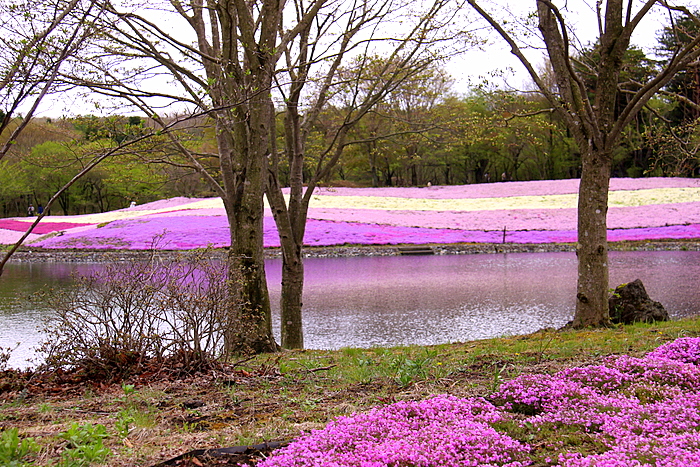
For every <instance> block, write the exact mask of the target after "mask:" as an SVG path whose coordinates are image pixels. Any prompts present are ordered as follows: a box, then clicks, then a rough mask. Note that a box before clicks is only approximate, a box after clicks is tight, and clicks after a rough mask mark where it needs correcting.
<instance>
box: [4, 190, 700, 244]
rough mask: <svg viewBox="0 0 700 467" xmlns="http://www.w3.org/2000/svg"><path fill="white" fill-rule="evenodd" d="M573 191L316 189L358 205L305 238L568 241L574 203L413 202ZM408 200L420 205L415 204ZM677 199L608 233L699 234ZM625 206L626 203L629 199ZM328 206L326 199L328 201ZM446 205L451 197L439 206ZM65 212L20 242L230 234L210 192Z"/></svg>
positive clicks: (314, 224) (337, 211) (699, 222)
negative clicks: (431, 205)
mask: <svg viewBox="0 0 700 467" xmlns="http://www.w3.org/2000/svg"><path fill="white" fill-rule="evenodd" d="M698 186H700V180H696V179H674V178H649V179H613V180H612V181H611V191H613V192H614V191H618V190H626V191H631V193H632V194H631V195H628V194H625V196H632V197H634V196H635V195H634V192H635V190H644V189H662V188H697V187H698ZM577 189H578V180H554V181H532V182H505V183H488V184H480V185H466V186H445V187H438V186H436V187H426V188H319V189H317V191H316V193H317V194H318V196H319V198H320V197H328V196H330V197H334V196H335V197H342V196H353V197H355V198H354V201H353V203H357V206H358V207H357V208H354V207H347V206H348V204H347V203H345V204H343V203H338V205H339V206H345V207H338V208H332V207H313V206H312V207H311V209H310V211H309V221H308V224H307V232H306V235H305V237H304V243H305V245H307V246H333V245H344V244H356V245H397V244H447V243H503V242H506V243H520V244H522V243H532V244H544V243H575V242H576V241H577V233H576V210H575V209H573V208H571V207H561V208H558V207H556V206H555V207H554V208H552V205H551V204H550V205H549V206H550V207H549V208H546V209H545V208H543V209H517V208H507V209H498V208H494V209H491V210H481V211H470V210H463V211H432V210H422V208H421V206H423V205H424V204H423V203H421V202H420V201H421V200H425V201H429V200H431V199H432V200H435V201H437V200H448V201H449V200H451V199H454V200H457V199H473V198H501V199H503V198H509V197H514V196H534V197H536V196H543V197H546V196H549V195H573V194H575V193H576V191H577ZM373 196H383V197H389V198H392V197H394V198H395V197H400V198H408V201H407V203H408V204H411V207H410V209H412V210H392V209H364V207H363V206H362V197H373ZM411 199H413V200H416V201H418V202H417V203H413V202H412V201H411ZM684 200H685V201H684V202H679V203H675V204H673V203H671V204H648V205H641V206H638V205H630V206H616V205H611V207H610V209H609V213H608V228H609V230H608V240H609V241H612V242H618V241H633V240H663V239H671V240H676V239H697V238H700V201H692V200H688V198H684ZM351 204H352V203H351ZM414 204H415V206H414ZM497 204H498V203H496V204H494V206H496V205H497ZM631 204H634V199H633V200H632V201H631ZM332 205H333V204H332V203H330V204H328V205H327V206H332ZM487 205H488V203H487ZM516 205H517V204H516ZM217 206H218V207H217ZM399 206H400V205H399ZM445 206H451V204H450V203H446V204H445ZM266 213H267V214H266V218H265V231H264V245H265V246H266V247H278V246H279V238H278V234H277V231H276V228H275V225H274V222H273V220H272V217H271V215H270V212H269V210H267V211H266ZM110 214H114V215H113V216H112V215H110ZM125 216H126V217H125ZM70 217H71V219H70V220H71V221H73V222H61V221H60V219H61V217H60V216H51V218H46V219H44V220H43V221H42V222H41V223H40V224H39V225H38V226H37V229H36V230H35V234H32V236H30V237H29V240H28V245H29V246H34V247H40V248H90V249H147V248H151V246H152V244H153V239H154V236H160V237H162V239H161V240H160V241H159V245H160V248H164V249H175V250H177V249H190V248H198V247H205V246H216V247H221V246H228V245H229V242H230V236H229V234H228V232H226V225H227V224H226V217H225V212H224V210H223V208H222V207H220V202H217V200H216V199H206V200H202V199H194V198H183V197H180V198H172V199H169V200H161V201H155V202H152V203H147V204H143V205H137V206H135V207H133V208H126V209H121V210H118V211H114V212H113V213H106V214H105V215H95V216H92V217H91V216H90V215H87V216H70ZM112 219H120V220H112ZM110 220H111V222H110ZM89 221H92V222H89ZM28 225H29V224H28V222H27V220H26V218H16V219H5V220H0V243H3V244H7V243H14V242H15V241H16V240H17V239H18V238H19V237H21V232H23V231H25V230H26V228H27V227H28ZM91 226H92V227H91ZM95 227H100V228H95ZM504 229H505V234H506V235H505V238H504V235H503V231H504ZM50 233H56V235H55V236H53V237H50V238H49V237H43V238H37V235H44V234H50Z"/></svg>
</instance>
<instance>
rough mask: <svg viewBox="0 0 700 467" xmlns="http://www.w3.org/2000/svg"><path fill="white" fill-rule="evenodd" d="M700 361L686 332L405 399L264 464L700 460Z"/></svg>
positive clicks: (698, 341)
mask: <svg viewBox="0 0 700 467" xmlns="http://www.w3.org/2000/svg"><path fill="white" fill-rule="evenodd" d="M699 362H700V338H682V339H678V340H676V341H674V342H671V343H668V344H665V345H662V346H661V347H659V348H657V349H656V350H654V351H652V352H650V353H648V354H647V355H646V356H645V357H643V358H635V357H630V356H614V357H608V358H606V359H605V360H604V361H603V363H602V364H600V365H593V366H588V367H580V368H571V369H566V370H563V371H560V372H558V373H556V374H554V375H522V376H520V377H517V378H515V379H513V380H511V381H509V382H507V383H505V384H503V385H502V386H501V388H500V389H499V390H498V391H497V392H496V393H494V394H493V395H492V396H491V397H490V398H489V400H485V399H482V398H471V399H458V398H456V397H452V396H437V397H434V398H431V399H428V400H424V401H420V402H400V403H397V404H393V405H389V406H386V407H382V408H377V409H374V410H371V411H370V412H367V413H364V414H358V415H354V416H350V417H341V418H338V419H336V420H335V421H333V422H331V423H329V424H328V426H327V427H326V428H325V429H322V430H316V431H313V432H311V433H309V434H306V435H303V436H302V437H301V438H299V439H298V440H297V441H295V442H294V443H292V444H290V445H289V446H288V447H286V448H284V449H282V450H280V451H278V452H277V453H275V454H274V455H273V456H271V457H270V458H268V459H267V460H265V461H264V462H262V463H260V464H259V465H260V466H261V467H296V466H299V467H301V466H313V467H345V466H347V467H350V466H366V467H394V466H396V467H398V466H421V467H432V466H435V467H437V466H444V465H450V466H512V467H515V466H525V465H549V466H558V467H593V466H605V467H608V466H609V467H629V466H644V467H646V466H648V467H651V466H665V467H681V466H683V467H687V466H691V467H700V367H699V366H698V363H699ZM509 427H510V428H509ZM523 431H525V432H526V433H529V435H527V436H522V432H523ZM548 433H550V434H551V433H553V435H551V436H550V435H547V434H548ZM557 433H566V435H565V436H558V435H557ZM516 438H517V439H516ZM531 439H534V440H537V442H536V443H533V444H532V445H530V444H527V443H526V442H525V441H523V440H531Z"/></svg>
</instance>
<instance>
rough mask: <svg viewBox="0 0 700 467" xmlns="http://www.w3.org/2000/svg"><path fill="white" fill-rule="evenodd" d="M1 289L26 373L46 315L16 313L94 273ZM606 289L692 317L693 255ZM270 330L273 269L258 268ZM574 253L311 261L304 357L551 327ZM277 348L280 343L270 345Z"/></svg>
mask: <svg viewBox="0 0 700 467" xmlns="http://www.w3.org/2000/svg"><path fill="white" fill-rule="evenodd" d="M6 267H7V269H6V271H5V273H4V274H3V277H2V278H1V279H0V347H7V346H11V345H13V344H14V343H15V342H18V341H21V342H22V346H21V347H20V349H18V351H17V352H15V353H14V354H13V359H12V360H11V362H10V364H11V366H25V364H24V361H25V360H26V359H27V358H28V357H31V350H30V349H31V347H33V346H35V345H36V344H37V343H38V341H39V340H40V334H39V332H38V328H39V327H40V324H41V317H42V316H45V315H46V314H47V313H48V311H47V310H44V309H41V308H39V307H37V306H36V305H32V304H27V303H24V300H23V299H24V298H26V297H30V296H32V294H34V293H36V291H37V290H39V289H41V288H43V287H63V286H65V285H66V284H68V283H69V282H70V280H71V274H74V273H80V274H85V273H88V272H90V271H92V270H95V269H96V268H100V267H102V266H101V265H99V264H76V263H41V264H30V263H13V264H9V265H8V266H6ZM610 267H611V273H610V276H611V281H610V282H611V284H613V285H617V284H620V283H622V282H629V281H632V280H634V279H637V278H639V279H641V280H642V281H643V282H644V284H645V285H646V287H647V291H648V292H649V294H650V295H651V297H652V298H653V299H654V300H658V301H660V302H662V303H663V304H664V306H665V307H666V309H667V310H668V311H669V313H670V315H671V316H672V317H673V318H679V317H684V316H690V315H693V314H698V313H700V299H699V298H698V295H697V291H698V290H700V252H611V253H610ZM267 272H268V281H269V284H270V292H271V297H272V300H273V308H274V312H275V323H274V325H275V329H276V330H278V329H279V310H278V308H279V307H278V302H279V290H280V285H279V284H280V276H281V261H280V260H270V261H269V262H268V264H267ZM575 282H576V256H575V255H574V254H573V253H526V254H488V255H465V256H391V257H367V258H311V259H308V260H306V289H305V293H304V334H305V336H304V337H305V343H306V346H307V347H308V348H316V349H337V348H340V347H346V346H350V347H371V346H390V345H404V344H424V345H425V344H437V343H444V342H457V341H466V340H473V339H481V338H488V337H495V336H502V335H513V334H524V333H529V332H533V331H536V330H537V329H540V328H543V327H560V326H562V325H564V324H565V323H566V322H567V321H568V320H570V319H571V317H572V316H573V312H574V295H575V289H576V285H575ZM278 339H279V335H278Z"/></svg>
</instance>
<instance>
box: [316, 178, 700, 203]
mask: <svg viewBox="0 0 700 467" xmlns="http://www.w3.org/2000/svg"><path fill="white" fill-rule="evenodd" d="M578 185H579V180H578V179H567V180H537V181H534V182H505V183H500V182H499V183H482V184H477V185H466V186H431V187H423V188H416V187H406V188H402V187H387V188H340V187H329V188H324V187H320V188H317V189H316V191H315V192H314V193H318V194H322V195H329V196H334V195H335V196H389V197H397V198H425V199H453V198H497V197H501V196H548V195H568V194H575V193H578ZM698 186H700V180H697V179H692V178H663V177H651V178H613V179H611V180H610V191H620V190H649V189H654V188H686V187H698Z"/></svg>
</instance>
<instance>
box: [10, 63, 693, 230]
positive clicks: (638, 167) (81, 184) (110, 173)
mask: <svg viewBox="0 0 700 467" xmlns="http://www.w3.org/2000/svg"><path fill="white" fill-rule="evenodd" d="M630 55H631V57H633V58H634V60H635V61H634V63H635V64H636V68H635V70H636V71H635V73H637V75H638V76H636V77H635V78H636V79H643V74H644V73H646V72H649V70H648V67H650V66H653V63H652V62H650V61H648V60H646V58H643V55H640V52H639V51H636V50H632V51H631V52H630ZM645 67H647V68H645ZM696 75H697V72H695V74H693V75H688V76H685V78H683V79H685V80H686V81H688V82H694V80H695V79H696ZM631 80H632V78H630V81H631ZM677 81H682V80H681V79H679V80H677ZM682 84H683V83H682V82H681V83H676V85H677V89H676V91H678V92H685V93H688V94H691V93H695V92H697V89H695V88H692V87H690V88H688V89H684V88H683V87H682V86H681V85H682ZM686 84H687V83H686ZM450 87H451V83H450V81H449V79H448V78H447V77H446V76H445V75H444V73H442V72H440V71H439V70H434V71H431V72H429V73H427V74H425V75H424V76H422V77H421V78H420V79H418V80H414V81H411V82H409V83H405V84H404V85H403V86H402V87H400V88H398V89H396V90H395V92H393V93H392V94H391V96H389V98H387V99H386V100H385V102H383V103H382V104H380V105H379V106H378V107H377V109H376V110H375V111H374V112H372V113H370V114H368V115H367V116H366V117H365V118H363V119H362V121H361V122H360V124H358V125H356V126H355V127H354V128H353V129H352V131H351V132H350V133H349V136H348V143H346V145H345V148H344V152H343V157H342V158H341V159H340V161H339V163H338V164H337V165H336V167H335V169H334V170H333V172H332V173H331V174H329V175H328V177H327V179H326V180H324V183H326V184H329V185H345V186H360V187H367V186H375V187H377V186H424V185H427V184H432V185H452V184H471V183H489V182H499V181H506V180H508V181H513V180H543V179H561V178H574V177H578V176H579V175H580V156H579V154H578V150H577V146H576V144H575V142H574V141H573V140H572V138H571V136H570V135H569V134H568V132H567V130H566V129H565V127H564V125H563V124H562V123H561V122H560V121H558V120H557V118H556V117H555V116H554V114H553V113H552V112H551V111H550V109H549V107H548V106H547V105H546V103H545V101H544V100H543V99H541V98H540V97H538V95H537V94H536V93H532V94H529V93H520V94H513V93H507V92H503V91H494V92H485V91H474V92H472V93H471V94H470V95H468V96H463V97H459V96H455V95H454V94H452V93H451V92H450ZM669 96H670V94H667V95H661V96H659V97H657V98H656V99H654V100H653V102H652V104H651V105H650V106H649V108H648V109H646V110H644V111H642V112H641V113H640V116H639V117H638V118H637V119H636V121H635V124H634V125H631V126H630V127H629V128H628V130H627V132H626V134H625V139H624V141H623V144H621V145H620V147H619V149H618V150H617V152H616V154H615V158H614V164H613V174H614V176H616V177H642V176H683V177H696V176H700V160H699V158H698V156H697V149H698V147H700V146H699V145H700V140H699V139H698V136H700V135H699V134H698V128H697V121H696V120H697V115H696V114H697V108H696V107H695V106H692V105H689V104H688V103H687V102H686V101H684V100H679V99H674V98H671V97H669ZM621 99H624V94H621ZM342 110H343V109H342V100H338V101H336V102H335V103H334V105H331V106H329V107H328V108H327V109H326V111H325V112H324V114H323V116H322V118H321V119H320V122H321V123H320V124H319V125H317V126H316V127H315V128H314V130H313V132H312V135H311V137H310V139H309V140H310V141H311V144H309V145H307V147H306V148H305V162H306V166H308V170H309V171H311V170H313V167H314V166H315V164H316V163H318V160H319V158H322V157H324V155H323V154H322V152H321V148H323V147H324V138H327V132H326V131H325V127H326V126H327V127H329V128H330V127H333V126H334V125H337V122H335V121H334V119H336V118H340V116H342V115H343V112H342ZM278 117H279V122H280V123H279V125H278V134H279V141H280V145H281V144H283V132H284V128H283V126H282V122H283V117H284V115H283V113H282V112H281V111H280V113H279V115H278ZM178 118H180V119H181V120H182V123H177V124H173V127H174V128H175V129H174V130H173V133H171V134H170V135H169V136H168V137H166V136H164V135H163V134H161V132H159V131H156V130H155V125H154V124H153V123H152V122H150V121H149V120H148V119H146V118H142V117H138V116H131V117H124V116H114V117H108V118H98V117H95V116H83V117H75V118H61V119H54V120H52V119H37V120H35V121H33V122H32V123H31V124H30V125H29V127H28V128H27V129H26V130H25V131H24V132H23V134H22V136H21V138H19V140H18V141H17V142H16V143H15V144H14V146H13V148H12V150H11V151H10V153H9V154H8V156H7V157H6V158H4V159H3V160H2V161H0V214H1V215H2V216H3V217H10V216H20V215H25V214H26V213H27V208H28V206H29V205H30V204H32V205H33V206H34V207H35V209H38V206H39V205H45V203H46V201H47V200H48V199H49V198H50V197H51V196H52V195H53V194H54V193H56V191H57V190H59V189H60V188H61V187H62V186H64V185H65V184H66V183H68V182H69V181H70V180H71V179H72V178H73V177H74V175H75V174H76V173H78V172H79V171H80V170H81V169H82V168H83V167H85V166H86V165H87V164H89V163H90V162H91V161H92V160H93V159H94V158H96V157H100V156H102V155H104V154H105V153H106V152H107V151H111V152H113V154H110V156H109V157H107V158H105V160H103V161H102V162H100V164H98V165H97V166H96V167H95V168H94V169H92V170H91V171H90V172H88V173H87V174H86V175H85V176H83V177H81V178H80V179H78V180H77V181H75V183H74V184H73V185H72V186H71V187H70V188H69V189H68V190H66V191H65V192H64V193H63V194H62V195H61V196H59V198H58V199H57V203H56V204H55V205H54V208H53V209H52V214H85V213H92V212H104V211H109V210H114V209H119V208H124V207H128V206H129V204H130V203H131V202H132V201H133V202H136V203H138V204H141V203H145V202H149V201H153V200H157V199H162V198H168V197H174V196H188V197H204V196H215V193H214V192H212V191H211V189H210V188H209V185H208V184H207V182H206V180H205V179H204V178H203V177H202V176H200V175H199V172H198V171H197V169H196V167H194V166H193V165H192V164H191V162H188V161H186V160H185V159H184V158H183V157H182V156H181V151H180V150H179V149H178V148H177V147H176V144H182V145H185V146H186V147H187V148H188V149H189V150H191V151H192V152H194V153H196V154H198V157H199V163H200V164H202V166H204V167H207V168H210V167H213V166H215V163H216V160H215V159H216V156H215V153H216V151H215V149H214V148H215V147H216V143H215V141H214V137H215V135H214V129H213V125H212V124H211V122H209V121H208V120H207V119H205V118H197V119H187V118H184V117H183V116H179V117H173V118H172V121H173V122H177V121H178V120H177V119H178ZM9 129H10V130H11V125H10V127H9ZM8 131H9V130H8ZM314 142H317V144H314ZM284 164H285V162H284V161H282V167H281V172H282V182H283V183H284V182H286V181H287V180H285V166H284Z"/></svg>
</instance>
